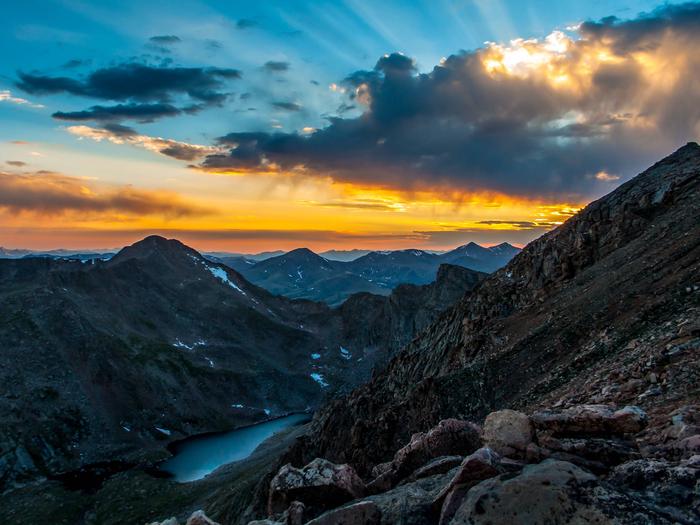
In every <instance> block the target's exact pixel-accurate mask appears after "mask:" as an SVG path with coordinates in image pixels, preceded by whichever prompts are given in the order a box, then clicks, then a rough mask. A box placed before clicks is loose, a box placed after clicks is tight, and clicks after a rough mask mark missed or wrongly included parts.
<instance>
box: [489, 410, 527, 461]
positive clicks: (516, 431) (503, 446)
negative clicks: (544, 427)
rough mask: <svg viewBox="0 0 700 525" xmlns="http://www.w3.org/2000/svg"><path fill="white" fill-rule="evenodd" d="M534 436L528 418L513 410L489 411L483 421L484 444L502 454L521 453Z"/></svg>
mask: <svg viewBox="0 0 700 525" xmlns="http://www.w3.org/2000/svg"><path fill="white" fill-rule="evenodd" d="M533 437H534V428H533V426H532V422H531V421H530V418H529V417H527V416H526V415H525V414H523V413H522V412H516V411H515V410H508V409H506V410H498V411H497V412H491V413H490V414H489V415H488V416H486V420H485V421H484V432H483V435H482V439H483V440H484V445H486V446H488V447H490V448H491V449H493V450H494V451H496V452H497V453H499V454H501V455H502V456H509V455H512V454H514V453H520V455H523V453H524V451H525V450H526V449H527V446H528V445H529V444H530V443H531V442H532V439H533Z"/></svg>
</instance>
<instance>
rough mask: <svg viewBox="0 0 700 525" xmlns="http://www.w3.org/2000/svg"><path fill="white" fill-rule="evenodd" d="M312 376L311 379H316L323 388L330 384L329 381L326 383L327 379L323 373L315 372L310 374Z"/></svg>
mask: <svg viewBox="0 0 700 525" xmlns="http://www.w3.org/2000/svg"><path fill="white" fill-rule="evenodd" d="M309 375H310V376H311V379H313V380H314V381H316V382H317V383H318V384H319V385H321V388H326V387H327V386H328V383H326V379H325V378H324V377H323V374H319V373H317V372H314V373H313V374H309Z"/></svg>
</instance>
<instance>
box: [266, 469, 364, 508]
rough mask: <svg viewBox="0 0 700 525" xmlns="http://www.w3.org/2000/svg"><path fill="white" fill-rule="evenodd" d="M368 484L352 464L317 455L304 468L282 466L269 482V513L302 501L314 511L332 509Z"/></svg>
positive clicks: (358, 493)
mask: <svg viewBox="0 0 700 525" xmlns="http://www.w3.org/2000/svg"><path fill="white" fill-rule="evenodd" d="M364 492H365V486H364V483H363V482H362V480H361V479H360V478H359V476H358V475H357V474H356V473H355V470H354V469H353V468H352V467H351V466H349V465H336V464H335V463H331V462H330V461H328V460H325V459H322V458H316V459H314V460H313V461H312V462H311V463H309V464H308V465H306V466H305V467H304V468H301V469H299V468H295V467H293V466H292V465H291V464H287V465H285V466H283V467H282V468H281V469H280V470H279V471H278V472H277V474H276V475H275V477H274V478H273V479H272V481H271V482H270V492H269V497H268V514H269V515H270V516H276V515H278V514H280V513H282V512H284V511H285V510H286V509H287V508H288V507H289V505H290V503H291V502H292V501H301V502H303V503H304V504H305V505H306V507H307V508H308V507H312V508H313V509H314V511H315V512H318V511H323V510H327V509H331V508H334V507H337V506H339V505H342V504H343V503H346V502H348V501H351V500H353V499H357V498H361V497H362V496H363V495H364Z"/></svg>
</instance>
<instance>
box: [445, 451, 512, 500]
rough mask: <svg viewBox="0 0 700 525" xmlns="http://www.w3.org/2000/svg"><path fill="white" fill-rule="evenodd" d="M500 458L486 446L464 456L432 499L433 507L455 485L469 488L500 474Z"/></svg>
mask: <svg viewBox="0 0 700 525" xmlns="http://www.w3.org/2000/svg"><path fill="white" fill-rule="evenodd" d="M500 459H501V458H500V456H499V455H498V454H497V453H496V452H494V451H493V450H491V449H490V448H487V447H484V448H480V449H479V450H477V451H476V452H474V453H473V454H470V455H469V456H467V457H466V458H464V461H462V464H461V465H460V466H459V469H458V470H457V472H456V473H455V475H454V476H453V477H452V479H451V480H450V482H449V483H448V484H447V485H445V487H444V488H443V489H442V490H441V491H440V492H439V494H438V495H437V497H436V498H435V500H433V508H435V509H440V508H441V507H442V505H443V502H444V500H445V498H447V496H448V494H449V493H450V492H452V491H453V489H454V488H455V487H456V486H457V485H461V486H463V487H467V488H469V487H472V486H474V485H476V484H477V483H479V482H480V481H483V480H485V479H488V478H492V477H494V476H497V475H498V474H500V473H501V472H502V470H499V463H500Z"/></svg>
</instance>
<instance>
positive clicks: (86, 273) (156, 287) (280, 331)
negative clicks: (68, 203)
mask: <svg viewBox="0 0 700 525" xmlns="http://www.w3.org/2000/svg"><path fill="white" fill-rule="evenodd" d="M464 272H465V275H464V279H463V280H462V282H455V281H454V279H449V278H447V277H445V278H444V279H442V280H441V281H440V282H439V283H436V284H435V285H431V286H427V287H425V290H424V291H423V292H420V291H418V293H419V294H422V295H423V296H424V297H425V299H426V300H425V304H421V303H411V302H407V301H405V300H400V299H397V300H395V301H392V300H391V299H390V298H387V297H376V296H371V295H369V294H364V295H363V296H362V297H358V298H355V299H354V300H353V303H352V304H354V305H355V306H356V308H357V309H358V310H359V311H362V312H367V311H373V312H377V317H378V318H380V315H379V312H384V311H385V310H386V312H385V313H383V316H381V322H379V321H377V322H375V324H373V325H371V326H365V324H364V320H363V319H362V318H360V317H358V316H357V315H356V313H355V312H354V310H353V309H352V308H348V309H345V310H342V309H335V310H334V309H331V308H330V307H328V306H327V305H325V304H322V303H313V302H310V301H292V300H290V299H287V298H284V297H277V296H274V295H272V294H270V293H269V292H267V291H265V290H263V289H262V288H258V287H256V286H254V285H252V284H251V283H249V282H248V281H247V280H246V279H245V278H243V277H242V276H241V275H240V274H238V273H237V272H235V271H233V270H232V269H230V268H228V267H226V266H224V265H221V264H217V263H214V262H211V261H209V260H207V259H205V258H203V257H202V256H201V255H200V254H199V253H197V252H196V251H194V250H192V249H190V248H188V247H186V246H184V245H183V244H181V243H180V242H178V241H174V240H166V239H163V238H161V237H148V238H146V239H144V240H143V241H140V242H138V243H136V244H134V245H132V246H129V247H127V248H124V249H123V250H122V251H120V252H119V253H118V254H117V255H116V256H114V257H113V258H112V259H111V260H109V261H106V262H105V261H99V260H95V261H91V262H89V263H81V262H78V261H73V260H55V259H51V258H31V259H21V260H3V261H0V305H1V306H2V308H0V341H1V342H2V348H1V349H0V365H2V366H0V382H1V383H2V384H3V385H4V389H3V391H2V395H0V418H1V419H2V420H3V422H4V424H3V426H2V429H0V485H3V486H12V485H13V484H15V483H21V482H23V481H27V480H31V479H33V478H34V477H36V475H37V474H39V473H44V474H47V473H48V474H55V473H57V472H61V471H65V470H69V469H74V468H77V467H79V466H82V465H85V464H89V463H93V462H98V461H103V460H105V459H114V458H120V459H124V458H127V457H130V455H132V453H135V452H136V451H138V450H141V449H143V450H149V449H154V448H158V447H161V446H162V443H163V442H166V441H169V440H172V439H176V438H178V437H182V436H185V435H190V434H193V433H198V432H203V431H210V430H219V429H227V428H231V427H233V426H236V425H240V424H246V423H250V422H254V421H260V420H262V419H265V418H267V417H270V416H274V415H279V414H283V413H287V412H290V411H298V410H304V409H307V408H308V407H313V406H315V405H316V404H317V403H318V402H320V401H321V400H322V399H323V398H324V397H325V396H326V395H327V394H328V393H329V392H332V391H336V390H343V389H347V388H348V387H350V386H352V385H354V384H357V383H358V382H360V381H361V380H364V379H366V378H367V377H369V374H370V372H371V371H372V369H373V368H374V366H375V365H376V363H377V362H384V361H386V359H387V358H388V356H389V355H390V354H391V352H392V350H393V349H395V348H397V347H398V344H403V343H404V342H406V341H409V340H410V339H411V338H412V336H413V335H414V334H415V333H416V332H417V331H418V330H419V329H420V328H422V327H423V326H425V325H426V324H427V323H429V322H430V321H431V320H433V319H434V318H435V317H436V316H437V314H438V313H439V312H440V311H441V310H442V309H444V308H446V307H447V306H449V305H450V304H452V303H454V302H455V301H457V300H458V299H459V298H460V297H461V295H463V294H464V292H465V291H466V290H468V289H471V287H472V286H473V285H474V284H475V283H476V282H477V281H478V279H479V278H480V275H478V274H476V273H474V272H470V271H468V270H464ZM447 273H450V272H447ZM441 301H449V302H444V303H441ZM389 303H391V304H392V308H391V309H390V311H389V308H388V307H382V306H381V305H384V304H389ZM365 305H366V306H365ZM397 319H400V320H401V322H399V321H396V320H397Z"/></svg>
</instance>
